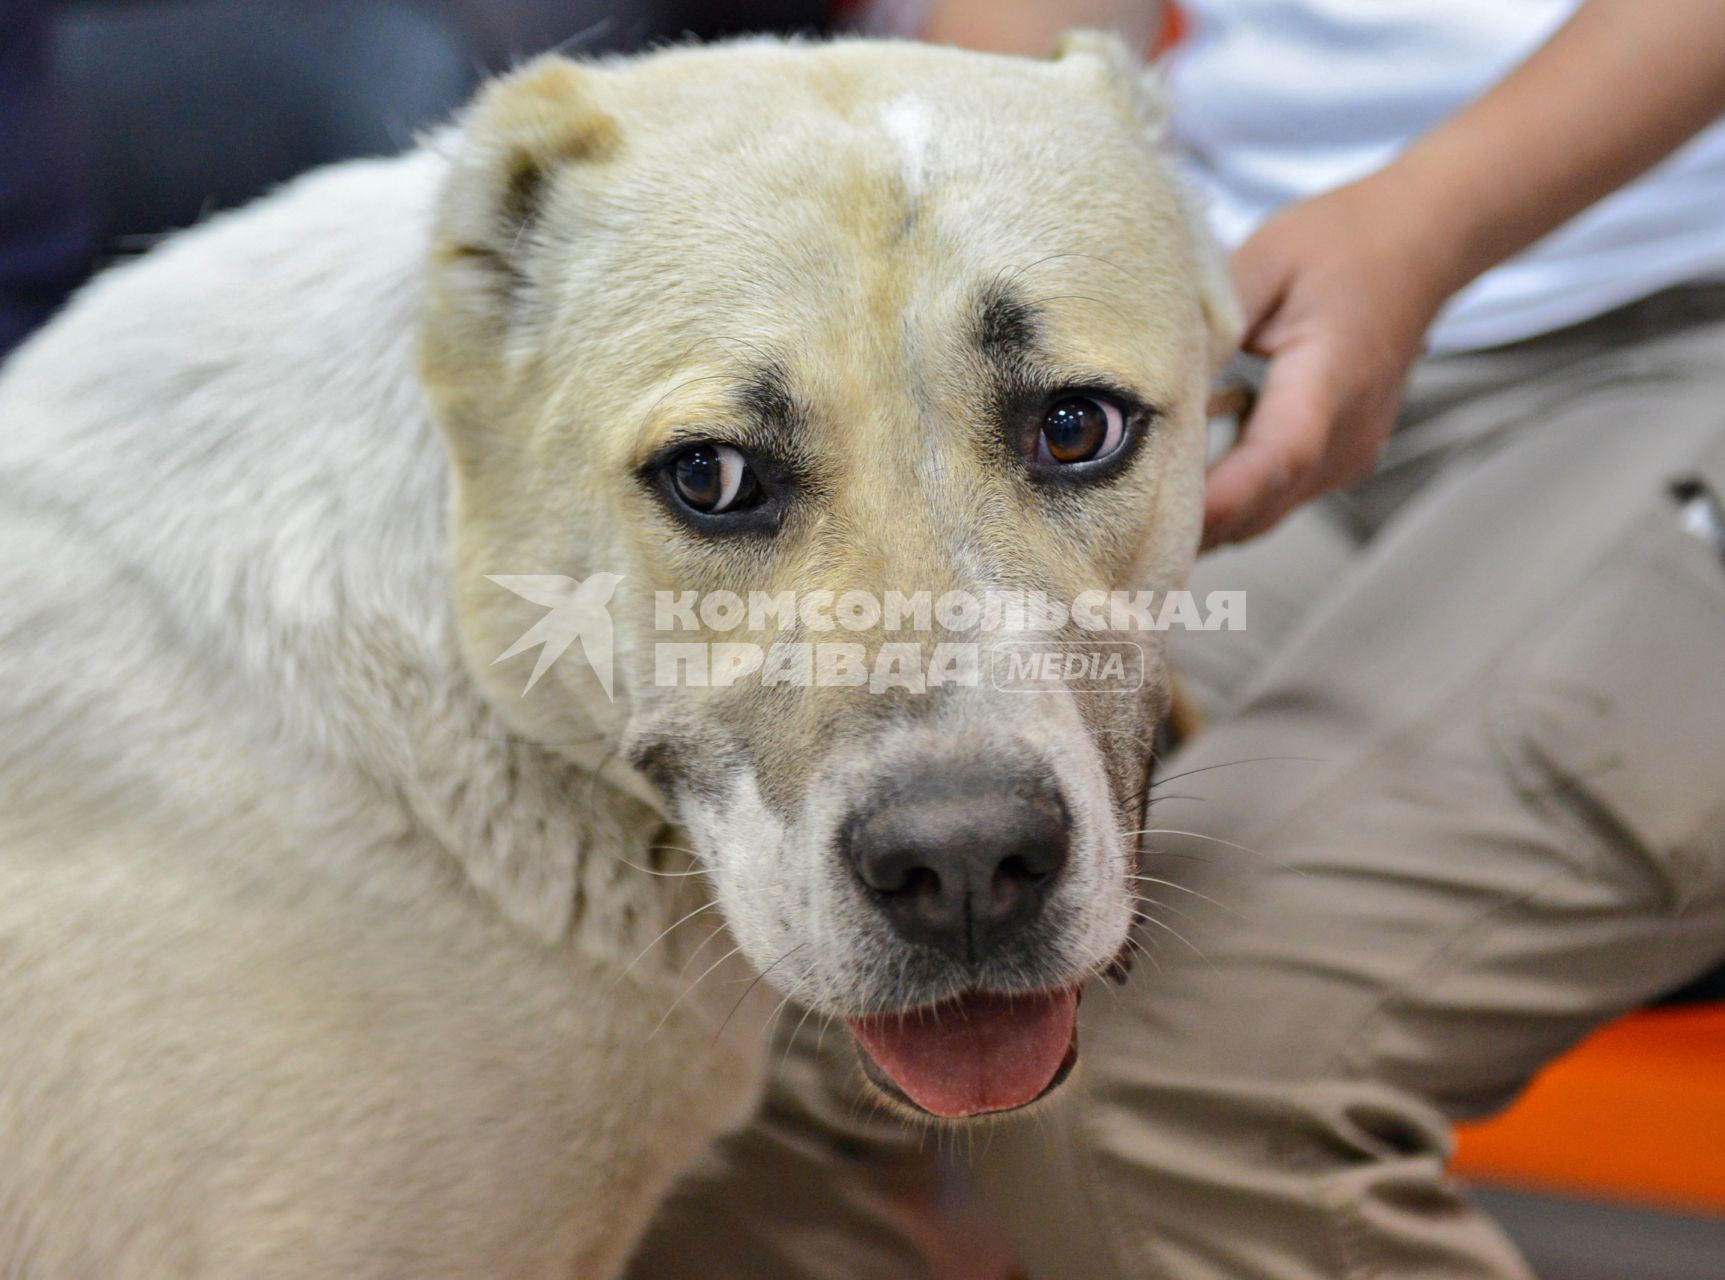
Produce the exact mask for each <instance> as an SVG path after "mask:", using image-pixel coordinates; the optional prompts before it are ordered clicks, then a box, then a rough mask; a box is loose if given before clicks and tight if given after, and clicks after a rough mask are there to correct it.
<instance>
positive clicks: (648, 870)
mask: <svg viewBox="0 0 1725 1280" xmlns="http://www.w3.org/2000/svg"><path fill="white" fill-rule="evenodd" d="M617 861H618V862H620V863H622V864H623V865H624V866H625V867H628V868H630V869H631V870H634V871H639V872H640V873H641V874H642V875H648V876H658V877H660V878H661V879H663V880H681V879H684V878H686V877H688V876H710V875H712V874H713V873H712V872H711V871H709V870H707V869H706V868H704V867H697V868H696V869H694V870H693V871H655V870H653V868H652V867H643V866H642V865H641V864H640V863H639V862H630V861H629V859H627V858H618V859H617Z"/></svg>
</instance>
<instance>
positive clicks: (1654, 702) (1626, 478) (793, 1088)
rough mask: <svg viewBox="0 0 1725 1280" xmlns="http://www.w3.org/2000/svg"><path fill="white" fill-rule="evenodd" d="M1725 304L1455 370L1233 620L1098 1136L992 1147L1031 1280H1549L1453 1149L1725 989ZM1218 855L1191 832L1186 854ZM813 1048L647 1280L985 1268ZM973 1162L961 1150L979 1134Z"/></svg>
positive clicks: (1082, 1090) (1473, 360) (1227, 562)
mask: <svg viewBox="0 0 1725 1280" xmlns="http://www.w3.org/2000/svg"><path fill="white" fill-rule="evenodd" d="M1687 479H1698V480H1700V481H1702V482H1703V483H1705V484H1707V485H1708V486H1709V487H1710V488H1711V490H1712V492H1713V493H1714V494H1717V495H1719V496H1720V497H1721V499H1725V287H1717V288H1714V287H1695V288H1691V289H1687V290H1682V291H1677V292H1673V293H1670V294H1665V295H1661V296H1659V297H1657V298H1654V299H1650V300H1648V301H1646V302H1643V303H1640V304H1637V305H1636V306H1633V307H1630V308H1627V309H1626V310H1624V311H1621V312H1618V313H1615V314H1613V315H1611V316H1608V317H1604V318H1602V319H1599V320H1595V321H1592V322H1589V323H1587V324H1585V325H1582V326H1579V327H1577V328H1575V329H1571V330H1567V331H1564V332H1562V333H1559V334H1554V335H1550V336H1547V337H1543V338H1540V339H1536V340H1533V341H1529V342H1525V343H1520V344H1517V345H1515V346H1512V347H1507V348H1501V349H1497V350H1493V351H1488V352H1481V353H1473V354H1468V355H1463V356H1454V357H1446V358H1443V359H1434V360H1428V361H1426V362H1425V363H1423V364H1422V365H1421V366H1420V367H1419V368H1418V369H1417V370H1416V373H1415V376H1414V379H1413V382H1412V384H1411V386H1410V391H1409V396H1408V402H1407V409H1406V412H1405V414H1404V421H1403V424H1402V426H1401V427H1400V429H1399V430H1398V432H1397V434H1396V436H1395V437H1394V439H1393V441H1392V444H1391V447H1390V449H1389V450H1388V452H1387V453H1386V456H1385V459H1384V462H1383V466H1382V468H1381V469H1380V471H1379V473H1378V475H1377V476H1375V477H1374V478H1373V479H1372V480H1370V481H1368V482H1367V483H1366V484H1364V485H1362V486H1360V487H1359V488H1358V489H1356V490H1353V491H1351V492H1349V493H1347V494H1345V495H1341V496H1339V497H1337V498H1335V499H1332V500H1329V501H1326V502H1324V503H1322V504H1319V505H1316V506H1312V507H1309V508H1307V509H1306V510H1304V511H1303V512H1301V513H1299V514H1298V515H1297V516H1296V517H1295V518H1294V519H1293V520H1291V521H1290V522H1289V523H1288V524H1287V525H1285V526H1284V527H1283V528H1282V529H1281V530H1279V531H1278V532H1277V533H1275V534H1273V535H1272V536H1270V537H1269V538H1267V539H1265V540H1262V541H1260V542H1258V543H1254V544H1251V545H1248V546H1246V547H1243V548H1238V549H1233V550H1229V551H1226V552H1223V553H1221V554H1218V555H1215V556H1212V557H1209V558H1207V559H1206V560H1204V561H1203V562H1201V565H1200V569H1199V572H1198V575H1197V579H1198V580H1197V582H1196V583H1195V586H1196V587H1197V588H1198V589H1199V590H1201V591H1202V590H1207V589H1213V588H1218V587H1236V588H1242V587H1243V588H1244V589H1245V590H1246V591H1247V627H1246V629H1245V630H1244V631H1243V632H1219V633H1218V632H1197V633H1192V634H1189V635H1185V636H1177V637H1176V639H1175V646H1176V656H1177V662H1178V663H1179V665H1180V668H1181V670H1182V673H1183V674H1184V676H1185V678H1186V680H1187V681H1188V682H1189V683H1190V684H1191V685H1192V686H1193V687H1194V689H1195V690H1196V691H1197V693H1198V696H1199V700H1200V702H1201V703H1203V704H1206V707H1207V710H1208V713H1209V714H1210V716H1211V717H1212V719H1211V724H1210V727H1209V728H1207V729H1206V731H1205V732H1204V733H1203V734H1201V735H1200V736H1199V737H1198V738H1197V740H1196V741H1194V742H1193V743H1192V744H1191V745H1190V746H1189V747H1188V748H1187V749H1186V750H1185V751H1183V752H1182V753H1180V754H1179V755H1178V756H1177V757H1176V758H1175V759H1173V760H1171V761H1169V762H1168V763H1167V765H1166V767H1164V768H1163V769H1162V770H1161V771H1160V773H1159V777H1160V779H1161V780H1160V781H1159V782H1158V784H1157V786H1156V788H1155V790H1154V792H1153V799H1152V803H1151V807H1150V811H1149V820H1148V825H1149V826H1151V827H1152V828H1157V829H1159V830H1158V832H1157V834H1154V835H1152V836H1151V837H1150V838H1149V847H1150V850H1151V852H1150V854H1149V858H1148V863H1147V868H1146V874H1147V875H1149V876H1152V877H1155V879H1154V880H1151V881H1146V882H1145V883H1144V886H1143V887H1144V889H1145V890H1146V893H1145V896H1146V899H1147V900H1148V901H1147V906H1146V910H1147V912H1148V913H1149V914H1150V915H1152V916H1153V917H1154V919H1155V921H1156V923H1153V924H1151V925H1149V926H1148V927H1147V928H1146V929H1145V930H1144V932H1143V936H1142V941H1143V943H1144V944H1145V947H1146V948H1147V949H1148V950H1149V952H1150V959H1149V960H1146V959H1142V958H1141V959H1140V961H1139V963H1138V966H1137V972H1136V973H1135V974H1134V975H1133V977H1132V979H1131V981H1130V983H1129V984H1128V985H1127V986H1126V987H1124V988H1121V989H1118V990H1116V989H1113V988H1105V987H1097V988H1095V989H1093V990H1090V991H1088V992H1087V998H1086V1001H1085V1004H1084V1008H1083V1029H1082V1043H1083V1046H1084V1048H1083V1062H1082V1066H1081V1069H1080V1075H1079V1077H1078V1078H1077V1079H1076V1080H1075V1081H1074V1082H1073V1086H1072V1087H1069V1088H1068V1089H1067V1090H1066V1092H1065V1094H1064V1095H1063V1097H1062V1099H1061V1100H1060V1102H1059V1103H1058V1104H1057V1105H1055V1106H1053V1107H1051V1108H1050V1109H1048V1110H1047V1111H1045V1112H1043V1113H1041V1114H1039V1115H1032V1116H1030V1117H1028V1118H1025V1119H1022V1120H1019V1121H1015V1122H1014V1121H1009V1122H1005V1123H1003V1124H1001V1125H1000V1126H999V1127H998V1128H996V1129H993V1130H990V1131H988V1132H986V1133H984V1134H980V1135H975V1136H974V1137H968V1138H961V1139H959V1140H958V1141H959V1143H960V1149H961V1153H962V1154H964V1155H965V1156H966V1157H967V1158H968V1160H969V1162H970V1164H971V1166H972V1168H973V1170H974V1173H975V1176H976V1179H977V1180H978V1182H979V1183H980V1184H981V1185H982V1187H983V1188H984V1189H985V1191H986V1193H987V1198H988V1199H989V1201H990V1202H991V1204H992V1206H993V1209H994V1210H995V1213H996V1215H997V1217H998V1219H999V1221H1000V1223H1001V1224H1002V1225H1003V1226H1004V1228H1005V1229H1006V1231H1007V1232H1008V1234H1009V1235H1010V1236H1011V1238H1012V1241H1013V1244H1014V1246H1015V1248H1016V1249H1017V1251H1018V1254H1019V1256H1020V1258H1021V1260H1022V1264H1023V1269H1024V1271H1025V1272H1026V1273H1027V1274H1028V1276H1030V1277H1031V1278H1032V1280H1109V1278H1112V1277H1141V1278H1151V1277H1154V1278H1157V1280H1365V1278H1367V1277H1385V1278H1389V1277H1394V1278H1395V1280H1410V1278H1427V1277H1429V1278H1431V1280H1440V1278H1441V1280H1461V1278H1463V1277H1466V1278H1469V1280H1509V1278H1511V1277H1525V1276H1527V1275H1529V1274H1530V1273H1529V1271H1528V1270H1527V1267H1526V1264H1525V1263H1524V1262H1522V1261H1521V1260H1520V1259H1519V1258H1518V1256H1517V1255H1516V1253H1515V1251H1514V1249H1513V1248H1512V1247H1511V1246H1510V1245H1509V1243H1508V1242H1507V1241H1506V1240H1505V1239H1504V1238H1503V1236H1502V1235H1501V1233H1500V1232H1499V1231H1498V1230H1497V1229H1496V1227H1495V1226H1494V1225H1493V1224H1492V1223H1491V1222H1490V1221H1488V1220H1487V1219H1486V1218H1484V1217H1483V1216H1482V1215H1481V1214H1480V1213H1478V1212H1477V1211H1476V1210H1474V1209H1473V1208H1472V1207H1471V1206H1470V1204H1469V1202H1468V1200H1467V1198H1466V1195H1465V1193H1464V1190H1463V1189H1462V1188H1460V1187H1458V1186H1457V1185H1456V1183H1455V1182H1454V1181H1453V1180H1451V1179H1450V1178H1449V1177H1448V1175H1447V1174H1446V1170H1445V1165H1446V1160H1447V1156H1448V1154H1449V1149H1450V1125H1451V1123H1452V1122H1454V1121H1457V1120H1463V1119H1471V1118H1475V1117H1480V1116H1484V1115H1487V1114H1489V1113H1491V1112H1493V1111H1496V1110H1498V1109H1500V1108H1502V1107H1503V1106H1504V1105H1505V1104H1507V1103H1508V1102H1509V1101H1510V1100H1511V1099H1512V1098H1514V1096H1515V1095H1516V1093H1517V1091H1518V1090H1520V1089H1521V1088H1522V1087H1523V1086H1524V1085H1525V1084H1526V1083H1527V1081H1528V1080H1529V1078H1530V1077H1531V1076H1532V1075H1533V1074H1534V1073H1535V1072H1536V1071H1537V1070H1538V1069H1539V1068H1540V1067H1541V1066H1542V1065H1543V1064H1544V1063H1546V1062H1547V1061H1549V1060H1550V1059H1551V1058H1552V1057H1554V1056H1555V1055H1557V1054H1559V1053H1561V1052H1563V1051H1564V1050H1565V1049H1567V1048H1568V1047H1570V1046H1571V1045H1573V1044H1574V1043H1576V1041H1578V1040H1579V1039H1581V1038H1582V1037H1583V1036H1584V1035H1586V1034H1587V1033H1588V1032H1589V1031H1590V1030H1592V1029H1593V1028H1594V1027H1596V1026H1598V1025H1599V1024H1601V1023H1602V1022H1605V1021H1606V1020H1608V1019H1610V1018H1613V1017H1615V1016H1616V1015H1618V1014H1620V1013H1622V1012H1624V1011H1625V1010H1629V1009H1632V1008H1635V1007H1636V1006H1638V1005H1641V1004H1643V1003H1645V1002H1647V1001H1649V1000H1651V999H1654V998H1656V997H1657V996H1659V995H1660V994H1662V993H1664V992H1666V991H1669V990H1671V989H1674V988H1676V987H1678V986H1680V985H1682V984H1683V983H1684V982H1685V981H1687V980H1688V979H1690V978H1691V977H1693V976H1695V975H1697V974H1699V973H1701V972H1704V971H1705V970H1707V969H1709V968H1710V967H1712V966H1714V965H1716V964H1717V963H1719V962H1720V961H1721V960H1722V959H1725V555H1722V553H1721V550H1720V548H1719V547H1718V546H1716V545H1713V544H1712V543H1711V542H1710V541H1709V540H1708V539H1707V538H1706V537H1705V536H1703V535H1704V533H1705V530H1698V529H1694V528H1691V527H1688V526H1687V525H1686V522H1685V519H1684V515H1683V512H1682V510H1681V506H1680V503H1679V502H1678V501H1677V500H1676V499H1674V498H1673V496H1672V494H1671V491H1670V486H1671V484H1672V482H1673V481H1680V480H1687ZM1180 833H1191V834H1180ZM818 1040H819V1037H817V1035H816V1029H815V1027H814V1026H813V1025H812V1023H811V1024H810V1025H806V1026H804V1027H802V1028H801V1029H800V1031H799V1032H798V1033H796V1034H795V1035H792V1036H790V1037H788V1038H787V1044H786V1059H785V1070H784V1071H783V1072H782V1073H781V1079H780V1081H779V1084H778V1086H777V1087H776V1088H775V1091H774V1093H773V1096H772V1097H771V1099H770V1100H769V1103H768V1106H767V1108H766V1110H765V1112H764V1114H763V1116H762V1118H761V1119H760V1121H759V1122H758V1123H757V1125H756V1126H755V1127H754V1128H753V1129H751V1130H750V1131H748V1132H747V1133H744V1134H742V1135H739V1136H738V1137H737V1138H735V1139H734V1140H732V1141H730V1142H729V1143H728V1144H726V1145H725V1146H724V1147H723V1148H722V1149H721V1150H719V1151H718V1152H717V1153H715V1155H714V1157H713V1158H712V1160H711V1161H710V1162H709V1164H708V1166H707V1167H706V1168H705V1169H704V1170H703V1171H702V1172H701V1173H700V1174H699V1176H697V1177H695V1178H694V1179H692V1180H691V1181H690V1183H689V1184H688V1186H687V1187H686V1189H685V1190H684V1192H683V1193H682V1194H681V1195H680V1196H679V1197H678V1198H677V1199H676V1201H675V1202H674V1203H673V1204H672V1205H671V1206H669V1207H668V1209H667V1211H666V1213H665V1215H664V1216H663V1218H662V1220H661V1222H660V1224H659V1226H658V1228H657V1229H656V1230H655V1232H654V1234H653V1236H652V1238H651V1239H650V1240H649V1242H648V1243H647V1245H646V1248H645V1250H644V1252H643V1255H642V1256H641V1258H640V1260H639V1262H638V1265H637V1267H636V1270H635V1271H634V1273H633V1274H634V1275H635V1276H637V1277H640V1278H641V1280H647V1278H649V1277H651V1278H653V1280H683V1278H685V1277H687V1278H689V1280H694V1278H696V1277H699V1278H700V1280H730V1278H732V1277H735V1278H736V1280H744V1278H746V1280H777V1278H779V1277H784V1278H785V1280H791V1278H792V1277H819V1278H821V1280H828V1278H830V1280H840V1278H841V1277H843V1278H844V1280H874V1278H875V1277H880V1278H882V1280H885V1278H887V1277H893V1278H895V1280H905V1278H907V1277H915V1276H949V1275H950V1276H956V1275H965V1274H975V1273H974V1272H969V1273H967V1272H965V1271H963V1270H961V1269H960V1263H959V1262H958V1261H956V1260H955V1259H954V1258H953V1257H951V1256H950V1255H951V1254H952V1253H953V1252H954V1251H955V1249H956V1248H957V1246H956V1245H955V1240H956V1239H957V1238H958V1236H959V1235H960V1234H961V1229H960V1227H958V1226H946V1225H943V1224H942V1223H941V1221H940V1219H939V1216H938V1209H939V1206H938V1204H937V1203H935V1202H934V1200H933V1197H935V1196H937V1195H938V1193H939V1191H940V1186H941V1183H940V1181H939V1179H938V1177H937V1176H936V1174H935V1173H934V1172H933V1165H934V1161H933V1159H932V1157H933V1156H934V1153H935V1150H936V1147H937V1143H936V1141H935V1139H933V1138H929V1137H927V1136H925V1135H922V1134H919V1133H917V1132H915V1131H910V1130H906V1129H905V1128H903V1127H901V1126H900V1124H899V1123H898V1122H897V1121H893V1120H887V1119H883V1118H878V1117H876V1116H874V1115H873V1113H872V1111H871V1109H870V1108H868V1107H867V1105H866V1104H865V1103H862V1102H860V1101H859V1098H858V1095H857V1093H856V1086H855V1083H854V1070H853V1068H852V1066H851V1065H850V1060H849V1056H848V1055H849V1053H850V1050H849V1048H848V1046H846V1045H844V1044H843V1041H844V1040H845V1036H844V1034H843V1032H842V1031H835V1032H833V1033H831V1034H828V1035H826V1036H825V1038H824V1044H821V1045H820V1046H819V1048H817V1041H818ZM952 1141H953V1140H952V1139H948V1142H949V1143H950V1142H952Z"/></svg>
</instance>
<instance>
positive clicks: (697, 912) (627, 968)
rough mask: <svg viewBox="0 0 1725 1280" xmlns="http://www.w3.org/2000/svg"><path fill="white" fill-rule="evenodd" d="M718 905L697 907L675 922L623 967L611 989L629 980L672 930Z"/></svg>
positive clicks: (707, 904) (711, 904)
mask: <svg viewBox="0 0 1725 1280" xmlns="http://www.w3.org/2000/svg"><path fill="white" fill-rule="evenodd" d="M718 905H719V904H718V903H717V902H704V903H702V904H701V905H700V906H698V907H696V908H695V909H694V910H693V911H691V912H689V914H688V915H686V916H683V917H682V918H681V919H678V920H676V921H673V922H672V923H671V924H670V925H669V926H668V927H667V928H666V929H665V930H664V931H663V932H661V933H660V934H659V936H658V937H656V938H654V939H653V940H652V941H651V942H649V943H648V944H647V945H646V946H644V947H642V948H641V951H640V954H639V955H637V956H636V957H635V958H634V959H633V960H631V961H629V963H628V964H626V965H624V966H623V972H622V973H619V974H618V975H617V977H616V979H615V980H614V981H613V982H612V983H611V989H612V990H616V988H617V984H618V983H620V982H622V981H623V979H624V978H627V977H628V976H629V971H630V970H631V969H633V968H634V967H635V966H636V965H638V964H640V963H641V960H642V957H644V956H645V955H646V954H647V953H648V952H649V951H651V950H652V949H653V948H654V947H656V946H658V945H659V944H660V943H661V942H663V941H664V940H665V939H666V938H667V937H669V936H670V935H671V932H672V930H674V929H676V928H677V927H678V926H679V925H683V924H687V923H688V922H689V921H690V920H693V919H694V918H695V917H696V916H698V915H700V914H701V913H702V912H703V911H711V910H712V909H713V908H714V907H716V906H718Z"/></svg>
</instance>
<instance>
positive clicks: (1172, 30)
mask: <svg viewBox="0 0 1725 1280" xmlns="http://www.w3.org/2000/svg"><path fill="white" fill-rule="evenodd" d="M1186 27H1187V22H1186V13H1185V11H1184V10H1183V9H1181V8H1180V6H1179V5H1178V4H1176V3H1174V2H1173V0H1169V3H1167V4H1165V5H1163V6H1162V30H1160V31H1159V32H1157V33H1156V38H1155V39H1154V40H1152V41H1151V42H1150V56H1151V57H1152V58H1159V57H1161V56H1162V55H1163V54H1165V53H1167V52H1168V50H1170V49H1172V48H1173V47H1174V46H1175V45H1177V44H1179V43H1180V41H1182V40H1183V39H1185V38H1186Z"/></svg>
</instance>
